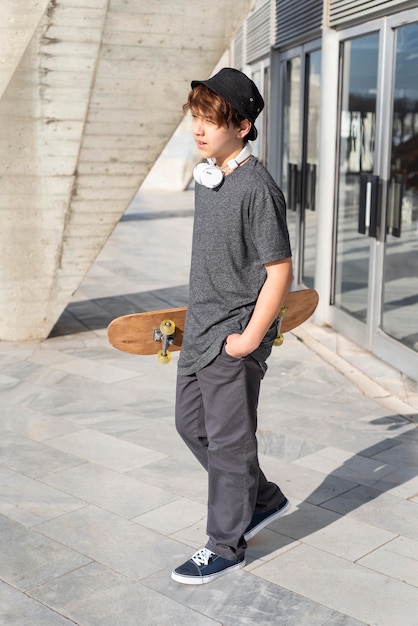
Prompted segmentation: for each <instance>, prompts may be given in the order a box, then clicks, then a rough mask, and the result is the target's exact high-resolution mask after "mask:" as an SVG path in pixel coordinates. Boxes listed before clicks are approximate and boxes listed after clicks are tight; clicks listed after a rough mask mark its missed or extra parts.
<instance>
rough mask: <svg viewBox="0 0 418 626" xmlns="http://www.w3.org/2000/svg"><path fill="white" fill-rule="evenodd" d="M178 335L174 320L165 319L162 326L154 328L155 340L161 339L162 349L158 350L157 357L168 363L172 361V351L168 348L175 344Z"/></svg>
mask: <svg viewBox="0 0 418 626" xmlns="http://www.w3.org/2000/svg"><path fill="white" fill-rule="evenodd" d="M175 335H176V325H175V323H174V322H173V321H172V320H163V321H162V322H161V324H160V328H154V331H153V340H154V341H161V350H159V351H158V352H157V359H158V360H159V362H160V363H163V364H164V365H166V364H167V363H170V361H171V352H170V351H169V350H168V348H169V347H170V346H171V345H172V344H173V342H174V337H175Z"/></svg>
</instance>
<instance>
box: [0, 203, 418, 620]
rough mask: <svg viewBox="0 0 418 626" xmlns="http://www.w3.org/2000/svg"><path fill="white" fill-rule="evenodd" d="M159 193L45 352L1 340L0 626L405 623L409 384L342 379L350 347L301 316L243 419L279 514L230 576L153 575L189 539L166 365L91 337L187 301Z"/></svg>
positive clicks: (172, 214)
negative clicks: (282, 496)
mask: <svg viewBox="0 0 418 626" xmlns="http://www.w3.org/2000/svg"><path fill="white" fill-rule="evenodd" d="M169 199H170V202H169V203H168V196H167V195H165V194H162V195H161V196H158V194H152V195H150V194H139V195H138V196H137V198H136V199H135V201H134V202H133V204H132V206H131V207H130V209H129V210H128V212H127V214H126V216H125V217H124V219H123V220H122V221H121V222H120V224H119V225H118V227H117V228H116V230H115V231H114V234H113V235H112V237H111V238H110V240H109V242H108V244H107V245H106V246H105V248H104V249H103V250H102V252H101V253H100V255H99V257H98V258H97V261H96V263H95V264H94V266H93V267H92V268H91V270H90V272H89V273H88V275H87V276H86V278H85V280H84V281H83V283H82V285H81V286H80V289H79V290H78V291H77V293H76V294H75V295H74V298H73V301H72V303H70V305H69V306H68V307H67V310H66V311H65V313H64V314H63V316H62V317H61V319H60V320H59V322H58V323H57V325H56V327H55V328H54V331H53V333H52V334H51V337H50V338H48V339H47V340H46V341H43V342H28V343H25V344H23V343H0V407H1V408H0V414H1V419H0V551H1V554H2V558H1V560H0V624H3V623H4V624H7V625H9V624H10V625H11V626H38V625H39V626H50V625H51V626H64V625H67V624H77V625H79V626H96V625H97V626H99V625H100V626H103V625H105V626H106V625H109V626H117V625H119V624H120V625H121V626H131V625H133V626H168V625H169V626H172V625H174V626H177V625H178V626H200V625H202V626H209V625H211V624H217V625H222V626H241V625H242V626H244V625H247V626H252V625H255V624H257V625H264V624H265V625H267V624H268V625H269V626H270V625H271V624H283V625H287V626H305V625H306V626H316V625H318V626H319V625H321V626H322V625H323V626H325V625H327V626H365V625H369V624H370V625H373V626H386V625H387V626H393V625H394V624H402V626H416V624H417V621H416V615H417V614H418V580H417V575H416V572H417V571H418V525H417V520H418V467H417V465H418V464H417V456H416V449H417V448H416V446H417V443H418V432H417V428H416V423H415V422H414V414H416V404H415V395H414V391H413V388H412V386H411V384H410V383H407V382H406V381H405V380H403V378H402V377H400V376H399V373H397V372H394V371H393V372H392V374H393V375H392V376H391V370H390V368H388V367H387V366H384V367H383V366H382V364H381V363H380V362H379V361H377V360H374V359H373V358H371V357H368V358H367V371H360V370H358V371H357V372H356V374H355V375H353V371H354V370H353V367H354V363H355V361H356V359H357V360H358V355H359V352H358V349H356V348H354V347H353V346H352V345H351V344H350V343H349V342H347V341H341V338H339V337H337V336H336V335H335V333H332V332H331V331H330V330H329V329H321V328H317V327H316V326H315V325H314V324H312V323H311V322H308V323H307V324H305V325H304V326H303V327H301V328H300V329H298V331H297V332H295V333H293V334H288V335H287V336H286V339H285V342H284V344H283V346H281V347H280V348H278V349H275V350H274V351H273V354H272V356H271V358H270V360H269V371H268V373H267V375H266V377H265V380H264V381H263V387H262V396H261V399H260V407H259V449H260V461H261V465H262V467H263V469H264V471H265V473H266V474H267V475H268V476H269V477H270V478H271V479H272V480H275V481H277V482H278V483H279V484H280V485H281V486H282V488H283V490H284V491H285V493H286V494H287V495H288V497H289V498H290V500H291V502H292V508H291V510H290V512H289V514H288V515H287V516H286V517H284V518H282V519H280V520H277V521H276V522H274V523H273V524H271V525H270V526H269V527H268V528H266V529H265V530H264V531H263V532H261V533H260V534H259V535H257V536H256V537H255V538H253V539H252V540H251V541H250V543H249V547H248V550H247V565H246V567H245V568H244V569H243V570H240V571H239V572H236V573H234V574H233V575H230V576H227V577H225V578H222V579H220V580H217V581H215V582H213V583H211V584H210V585H204V586H202V587H198V588H195V587H192V588H191V587H188V586H183V585H179V584H177V583H174V582H173V581H172V580H171V578H170V571H171V569H172V568H173V567H175V566H176V565H178V564H179V563H181V562H183V561H184V560H185V559H187V558H189V557H190V555H191V554H192V552H194V550H195V549H198V548H200V547H201V546H202V545H203V544H204V543H205V542H206V528H205V525H206V499H207V486H206V475H205V472H204V470H203V469H202V468H201V467H200V466H199V465H198V463H197V462H196V461H195V459H194V458H193V457H192V455H191V454H190V452H189V451H188V450H187V449H186V448H185V446H184V444H183V442H182V441H181V440H180V438H179V436H178V434H177V432H176V429H175V426H174V393H175V379H176V363H177V359H178V353H177V354H174V355H173V359H172V363H171V364H170V365H169V366H167V367H164V366H161V365H160V364H159V363H158V362H157V361H156V359H154V358H153V357H136V356H134V355H129V354H124V353H121V352H118V351H116V350H114V349H113V348H111V347H110V346H109V345H108V343H107V340H106V326H107V324H108V323H109V322H110V321H111V319H113V318H114V317H116V316H117V315H122V314H125V313H131V312H134V311H140V310H146V309H149V308H154V307H156V306H158V307H166V306H175V305H181V304H185V303H186V302H187V281H188V268H189V254H190V241H191V229H192V215H193V210H192V194H191V193H190V192H185V193H183V194H174V195H173V196H170V198H169ZM167 207H168V208H167ZM164 229H169V232H170V238H169V242H167V241H166V240H164V237H162V232H165V231H164ZM162 244H166V245H162ZM343 354H344V355H345V356H346V358H347V360H344V359H343V357H342V355H343ZM333 355H334V356H333ZM334 357H338V358H334ZM374 372H375V373H376V381H378V382H376V384H374V385H369V384H368V381H370V380H371V379H372V378H373V376H374ZM383 381H384V382H385V384H386V385H387V388H386V389H385V391H384V393H382V392H381V390H382V389H383V387H382V382H383ZM357 383H358V384H357ZM376 385H377V386H376ZM368 390H370V393H368ZM395 393H398V394H399V395H394V394H395ZM405 407H407V409H408V410H406V409H405Z"/></svg>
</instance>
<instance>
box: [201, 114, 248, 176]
mask: <svg viewBox="0 0 418 626" xmlns="http://www.w3.org/2000/svg"><path fill="white" fill-rule="evenodd" d="M191 114H192V133H193V138H194V140H195V142H196V146H197V148H198V150H199V152H200V154H201V156H202V157H203V158H205V159H209V158H211V159H216V163H217V165H218V166H219V167H224V166H226V163H227V161H229V160H230V159H232V158H234V157H236V156H237V155H238V154H239V153H240V152H241V150H242V148H243V145H244V138H245V136H246V135H247V134H248V132H249V131H250V128H251V122H249V121H248V120H244V121H243V122H242V125H241V126H240V127H239V128H238V127H236V126H233V125H232V124H230V125H229V126H218V124H217V122H216V121H215V120H214V119H211V118H210V117H208V116H203V115H201V114H199V112H197V111H193V110H192V111H191Z"/></svg>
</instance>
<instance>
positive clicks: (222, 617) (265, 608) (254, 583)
mask: <svg viewBox="0 0 418 626" xmlns="http://www.w3.org/2000/svg"><path fill="white" fill-rule="evenodd" d="M143 584H145V585H147V587H150V588H151V589H154V590H156V591H159V592H161V593H164V594H165V595H167V596H168V597H170V598H172V599H173V600H175V601H177V602H181V603H182V604H184V605H186V606H188V607H190V608H192V609H195V610H198V611H201V612H202V613H204V614H205V615H208V616H209V617H211V618H212V619H214V620H219V622H220V623H221V624H222V626H237V625H238V624H248V625H250V624H257V626H258V625H260V626H271V625H272V624H286V626H301V624H309V626H319V625H322V624H324V623H326V622H327V621H328V620H329V619H330V618H332V617H333V616H334V615H335V611H333V610H332V609H330V608H327V607H326V606H322V605H321V604H318V603H317V602H315V601H312V600H308V599H306V598H303V597H301V596H300V595H297V594H295V593H293V592H292V591H289V590H287V589H285V588H283V587H279V586H277V585H274V584H271V583H269V582H268V581H266V580H262V579H260V578H259V577H256V576H253V575H252V574H250V573H249V572H246V571H245V570H240V571H239V572H234V573H233V574H230V575H228V576H226V577H225V578H220V579H218V580H215V581H214V582H212V583H210V585H207V586H206V585H205V589H204V593H198V594H197V593H196V590H195V589H193V588H190V587H189V586H188V585H180V584H178V583H175V582H173V581H171V580H170V579H169V578H168V575H167V573H165V572H161V573H158V574H156V575H154V576H152V577H150V578H147V579H146V580H145V581H144V583H143Z"/></svg>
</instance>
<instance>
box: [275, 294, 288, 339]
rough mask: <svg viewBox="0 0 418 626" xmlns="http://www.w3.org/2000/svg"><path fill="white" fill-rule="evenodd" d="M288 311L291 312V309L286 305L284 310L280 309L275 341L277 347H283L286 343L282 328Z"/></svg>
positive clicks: (283, 307)
mask: <svg viewBox="0 0 418 626" xmlns="http://www.w3.org/2000/svg"><path fill="white" fill-rule="evenodd" d="M288 310H289V307H288V306H287V305H286V304H284V305H283V306H282V308H281V309H280V311H279V314H278V316H277V335H276V339H275V340H274V345H275V346H281V345H282V343H283V341H284V337H283V334H282V332H281V328H282V322H283V319H284V317H285V316H286V314H287V312H288Z"/></svg>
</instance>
